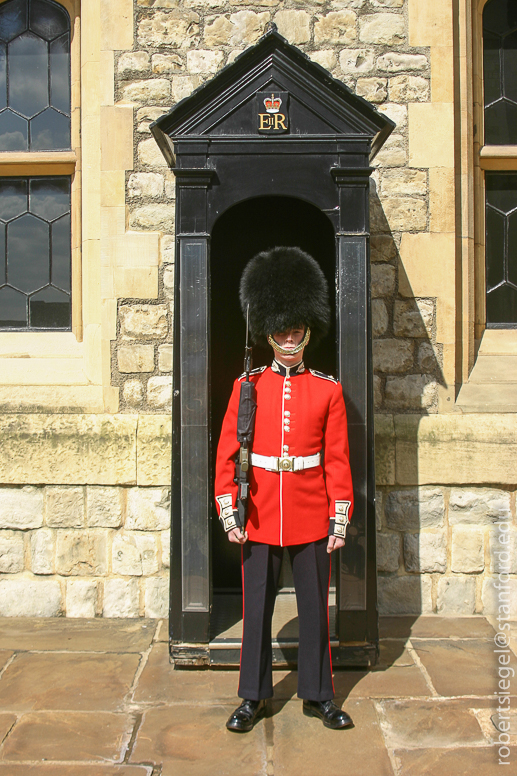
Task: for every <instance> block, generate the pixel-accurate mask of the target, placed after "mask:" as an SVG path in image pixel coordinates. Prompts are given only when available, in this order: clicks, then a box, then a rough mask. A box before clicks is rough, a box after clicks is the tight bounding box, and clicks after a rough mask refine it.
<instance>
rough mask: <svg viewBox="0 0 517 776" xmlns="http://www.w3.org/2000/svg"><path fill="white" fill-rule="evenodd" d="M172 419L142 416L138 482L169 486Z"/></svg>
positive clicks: (138, 442)
mask: <svg viewBox="0 0 517 776" xmlns="http://www.w3.org/2000/svg"><path fill="white" fill-rule="evenodd" d="M171 444H172V419H171V415H170V413H169V414H167V415H141V416H140V421H139V424H138V436H137V472H138V475H137V482H138V484H139V485H154V486H158V485H169V484H170V481H171Z"/></svg>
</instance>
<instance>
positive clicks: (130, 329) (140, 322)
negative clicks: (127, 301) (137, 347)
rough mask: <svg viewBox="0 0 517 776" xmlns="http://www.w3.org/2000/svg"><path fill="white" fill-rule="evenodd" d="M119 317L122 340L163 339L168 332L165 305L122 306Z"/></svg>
mask: <svg viewBox="0 0 517 776" xmlns="http://www.w3.org/2000/svg"><path fill="white" fill-rule="evenodd" d="M119 315H120V325H121V334H122V337H123V339H163V338H164V337H166V336H167V334H168V332H169V322H168V320H167V305H164V304H135V305H124V306H123V307H121V308H120V310H119Z"/></svg>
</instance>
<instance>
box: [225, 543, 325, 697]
mask: <svg viewBox="0 0 517 776" xmlns="http://www.w3.org/2000/svg"><path fill="white" fill-rule="evenodd" d="M327 543H328V538H327V537H325V538H324V539H320V540H319V541H317V542H310V543H309V544H297V545H292V546H291V547H288V548H287V549H288V551H289V555H290V558H291V565H292V568H293V578H294V586H295V590H296V602H297V605H298V622H299V629H300V633H299V646H298V697H299V698H303V699H304V700H311V701H327V700H330V699H331V698H333V697H334V686H333V683H332V665H331V658H330V643H329V625H328V589H329V580H330V554H329V553H327ZM282 556H283V547H276V546H273V545H269V544H259V543H258V542H251V541H247V542H246V544H244V545H243V547H242V581H243V595H244V626H243V635H242V649H241V672H240V681H239V691H238V694H239V697H241V698H247V699H248V700H253V701H258V700H261V699H262V698H271V697H272V696H273V677H272V648H271V620H272V617H273V610H274V607H275V598H276V593H277V589H278V581H279V576H280V569H281V566H282Z"/></svg>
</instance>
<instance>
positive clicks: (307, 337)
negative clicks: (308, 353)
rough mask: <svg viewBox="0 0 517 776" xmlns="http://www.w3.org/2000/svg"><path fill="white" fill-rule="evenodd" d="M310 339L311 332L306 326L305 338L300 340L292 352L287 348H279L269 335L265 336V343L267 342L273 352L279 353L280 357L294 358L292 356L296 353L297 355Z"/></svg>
mask: <svg viewBox="0 0 517 776" xmlns="http://www.w3.org/2000/svg"><path fill="white" fill-rule="evenodd" d="M310 338H311V330H310V329H309V327H308V326H307V331H306V332H305V337H304V338H303V339H302V341H301V342H300V344H299V345H297V346H296V347H295V348H293V349H292V350H289V349H287V348H282V347H280V345H279V344H278V342H275V340H274V339H273V337H272V335H271V334H268V335H267V341H268V342H269V344H270V345H271V347H272V348H273V350H276V352H277V353H280V355H281V356H294V355H296V353H299V352H300V350H303V349H304V347H305V346H306V345H307V343H308V341H309V340H310Z"/></svg>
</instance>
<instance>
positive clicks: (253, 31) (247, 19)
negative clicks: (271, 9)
mask: <svg viewBox="0 0 517 776" xmlns="http://www.w3.org/2000/svg"><path fill="white" fill-rule="evenodd" d="M268 21H269V13H267V12H265V13H255V12H254V11H237V13H232V15H231V16H230V23H231V25H232V28H231V31H230V37H229V40H228V44H229V45H230V46H246V45H250V44H252V43H256V42H257V40H258V39H259V38H260V36H261V35H263V34H264V31H265V29H266V24H267V23H268ZM206 40H207V36H206V30H205V41H206ZM212 45H213V44H212Z"/></svg>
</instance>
